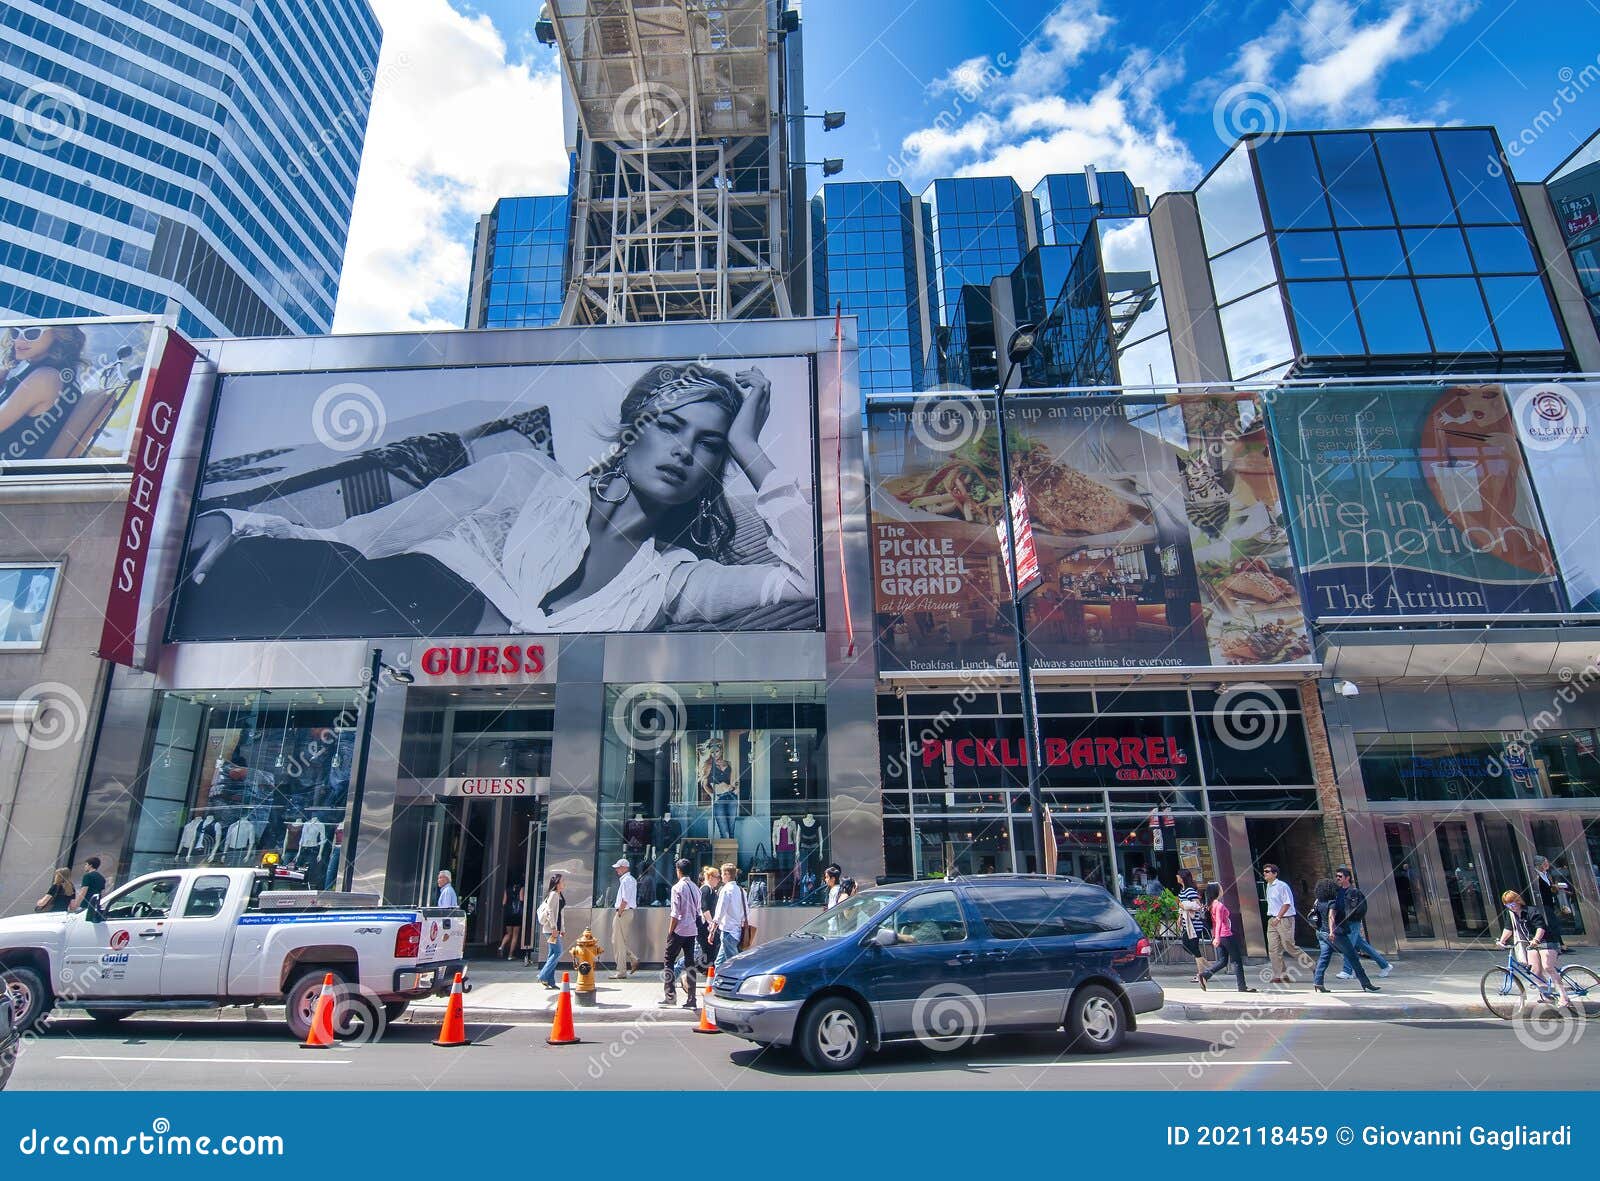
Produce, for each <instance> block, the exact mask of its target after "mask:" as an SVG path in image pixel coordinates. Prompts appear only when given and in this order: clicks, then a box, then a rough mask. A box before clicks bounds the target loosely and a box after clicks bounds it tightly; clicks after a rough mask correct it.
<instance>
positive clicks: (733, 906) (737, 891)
mask: <svg viewBox="0 0 1600 1181" xmlns="http://www.w3.org/2000/svg"><path fill="white" fill-rule="evenodd" d="M712 923H713V925H714V926H715V927H716V929H717V963H716V966H717V967H719V968H720V967H722V966H723V965H724V964H726V963H727V962H728V961H729V960H731V959H732V958H733V957H734V956H736V955H738V954H739V953H740V952H741V951H743V950H744V949H745V948H746V947H750V946H753V945H754V943H755V934H756V929H755V924H754V923H752V922H751V921H750V899H749V898H748V897H747V896H746V895H745V892H744V887H742V886H740V885H739V867H738V866H736V865H734V864H733V863H732V862H731V861H730V862H727V863H726V864H724V865H723V867H722V889H721V890H719V891H717V911H716V914H715V915H713V916H712Z"/></svg>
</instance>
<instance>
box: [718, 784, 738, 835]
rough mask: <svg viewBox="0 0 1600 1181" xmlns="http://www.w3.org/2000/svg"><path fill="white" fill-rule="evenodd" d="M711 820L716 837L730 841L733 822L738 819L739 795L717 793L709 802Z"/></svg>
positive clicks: (723, 792)
mask: <svg viewBox="0 0 1600 1181" xmlns="http://www.w3.org/2000/svg"><path fill="white" fill-rule="evenodd" d="M711 818H712V820H713V821H714V822H715V824H716V827H717V836H719V837H721V838H722V839H723V840H732V839H733V836H734V822H735V821H736V820H738V819H739V793H738V792H736V791H719V792H718V793H717V794H716V796H715V797H714V798H713V799H712V801H711Z"/></svg>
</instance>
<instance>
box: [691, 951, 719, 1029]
mask: <svg viewBox="0 0 1600 1181" xmlns="http://www.w3.org/2000/svg"><path fill="white" fill-rule="evenodd" d="M716 979H717V969H716V967H715V965H713V966H711V967H709V968H707V969H706V995H705V997H704V998H703V999H702V1000H701V1001H700V1024H699V1025H697V1026H695V1027H694V1031H695V1032H696V1033H721V1032H722V1030H720V1029H718V1028H717V1026H716V1023H715V1022H713V1021H712V1020H711V986H712V984H714V983H715V982H716Z"/></svg>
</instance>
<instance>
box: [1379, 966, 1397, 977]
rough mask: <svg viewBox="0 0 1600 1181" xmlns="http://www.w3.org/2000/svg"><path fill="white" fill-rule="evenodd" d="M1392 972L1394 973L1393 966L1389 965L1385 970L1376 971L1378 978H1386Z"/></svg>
mask: <svg viewBox="0 0 1600 1181" xmlns="http://www.w3.org/2000/svg"><path fill="white" fill-rule="evenodd" d="M1393 971H1394V965H1393V964H1390V965H1389V966H1388V967H1387V968H1379V969H1378V975H1379V976H1387V975H1388V974H1389V973H1390V972H1393Z"/></svg>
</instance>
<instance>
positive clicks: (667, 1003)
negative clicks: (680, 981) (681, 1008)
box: [656, 996, 678, 1009]
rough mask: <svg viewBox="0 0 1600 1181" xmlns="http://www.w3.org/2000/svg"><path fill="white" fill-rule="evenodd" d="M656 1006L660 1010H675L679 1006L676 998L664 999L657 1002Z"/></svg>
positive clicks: (668, 997)
mask: <svg viewBox="0 0 1600 1181" xmlns="http://www.w3.org/2000/svg"><path fill="white" fill-rule="evenodd" d="M656 1004H657V1006H659V1007H660V1008H663V1009H671V1008H674V1007H676V1006H677V1004H678V998H677V997H675V996H667V997H662V998H661V999H660V1000H659V1001H657V1002H656Z"/></svg>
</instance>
